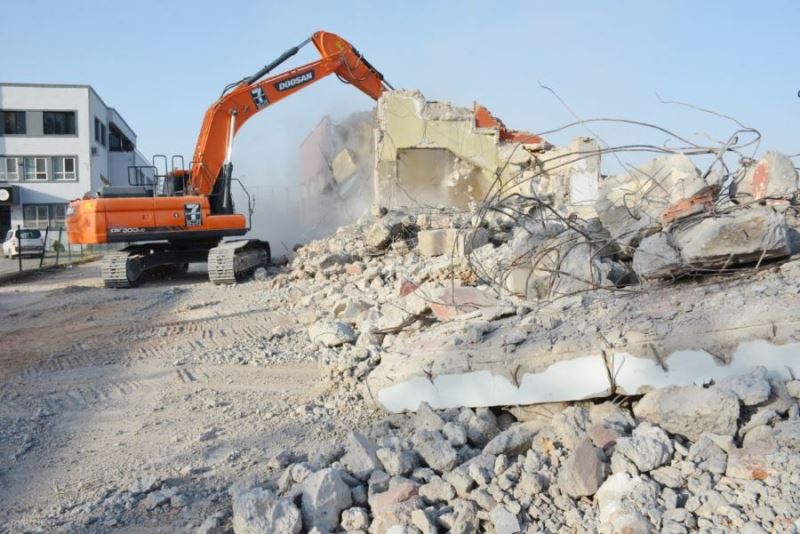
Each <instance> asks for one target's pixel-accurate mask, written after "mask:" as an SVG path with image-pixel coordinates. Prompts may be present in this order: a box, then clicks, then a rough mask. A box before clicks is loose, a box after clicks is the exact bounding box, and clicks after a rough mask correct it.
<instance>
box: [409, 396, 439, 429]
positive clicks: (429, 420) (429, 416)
mask: <svg viewBox="0 0 800 534" xmlns="http://www.w3.org/2000/svg"><path fill="white" fill-rule="evenodd" d="M444 424H445V423H444V419H442V418H441V417H440V416H439V414H437V413H436V412H435V411H434V410H433V408H431V407H430V406H429V405H428V403H427V402H421V403H419V408H417V413H416V414H415V415H414V427H415V428H416V429H418V430H442V428H443V427H444Z"/></svg>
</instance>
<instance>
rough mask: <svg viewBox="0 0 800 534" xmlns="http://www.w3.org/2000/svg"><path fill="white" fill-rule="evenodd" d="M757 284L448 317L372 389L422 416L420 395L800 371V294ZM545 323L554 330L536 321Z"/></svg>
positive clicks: (557, 396)
mask: <svg viewBox="0 0 800 534" xmlns="http://www.w3.org/2000/svg"><path fill="white" fill-rule="evenodd" d="M773 276H779V275H773ZM776 283H783V282H779V281H777V280H776ZM760 285H763V282H757V281H755V280H752V281H750V282H748V283H744V284H739V285H737V286H735V288H734V287H732V288H731V289H730V290H729V291H728V293H726V295H725V296H724V298H710V297H709V296H708V295H707V294H705V293H702V294H701V293H698V292H697V291H696V290H695V289H693V287H692V286H690V285H686V286H680V287H676V286H670V287H665V288H661V289H654V290H652V291H650V292H647V293H641V294H631V295H628V296H627V297H626V299H625V300H624V301H620V300H614V298H613V297H611V298H610V299H609V300H607V301H606V300H601V301H598V306H600V308H601V312H597V313H595V311H593V307H588V308H585V307H584V308H580V309H575V311H574V312H564V311H563V310H561V311H559V314H558V315H557V317H558V321H554V322H551V321H550V320H549V319H547V315H546V314H544V313H542V312H539V314H537V315H536V316H529V317H527V318H525V319H524V320H523V319H520V318H519V317H510V318H507V319H501V320H500V321H495V322H493V323H491V324H487V323H485V322H481V321H479V320H475V319H466V320H455V321H451V322H448V323H442V324H440V325H437V326H433V327H430V328H428V329H426V330H425V331H422V332H420V333H419V334H416V335H415V336H413V338H411V339H408V340H402V339H400V340H397V342H396V344H395V345H393V346H392V348H391V349H390V350H389V351H387V352H386V353H385V354H383V356H382V359H381V363H380V364H379V365H378V366H377V367H376V368H375V369H374V370H373V371H372V373H371V374H370V375H369V376H368V377H367V387H368V390H369V393H370V395H371V397H372V399H373V400H374V401H375V402H376V403H377V404H379V405H380V406H382V407H383V408H385V409H387V410H389V411H414V410H416V409H417V406H418V405H419V403H420V402H422V401H425V402H428V403H429V404H430V406H431V407H433V408H449V407H460V406H473V407H475V406H498V405H524V404H537V403H545V402H557V401H566V400H577V399H585V398H596V397H602V396H605V395H608V394H611V393H619V394H624V395H637V394H644V393H646V392H647V391H649V390H651V389H654V388H663V387H666V386H669V385H678V386H686V385H692V384H698V385H702V384H707V383H709V382H711V381H720V380H723V379H725V378H728V377H733V376H736V375H738V374H741V373H743V372H745V371H747V370H748V369H749V368H750V367H753V366H764V367H765V368H766V369H767V371H768V374H770V375H775V376H779V377H781V378H782V379H788V378H790V374H789V373H790V371H789V369H792V370H793V371H792V372H794V373H796V374H798V375H800V368H798V363H797V360H796V354H797V350H798V349H800V342H797V341H795V339H798V337H800V296H798V294H796V293H791V292H790V293H783V294H781V295H780V297H777V296H776V295H775V294H774V293H773V294H768V293H769V292H763V291H760V290H759V291H754V288H756V289H758V286H760ZM667 294H668V295H669V296H668V297H667V296H666V295H667ZM745 299H746V301H745ZM675 302H679V303H682V304H681V305H679V310H680V311H677V310H676V304H675ZM743 302H747V303H748V304H747V313H743V312H742V303H743ZM614 309H616V310H619V311H615V312H612V311H611V310H614ZM623 310H636V314H635V316H628V315H626V313H623ZM620 313H621V315H620ZM634 317H637V318H639V319H634ZM545 320H547V323H540V322H539V321H545ZM523 321H525V322H527V323H531V326H526V325H525V322H523ZM541 324H547V325H548V326H547V327H546V328H542V327H541V326H533V325H541Z"/></svg>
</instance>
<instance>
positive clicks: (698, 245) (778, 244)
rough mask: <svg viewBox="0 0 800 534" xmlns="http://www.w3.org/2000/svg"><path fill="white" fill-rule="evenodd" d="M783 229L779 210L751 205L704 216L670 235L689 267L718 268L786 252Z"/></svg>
mask: <svg viewBox="0 0 800 534" xmlns="http://www.w3.org/2000/svg"><path fill="white" fill-rule="evenodd" d="M786 231H787V225H786V220H785V218H784V217H783V216H782V215H781V214H779V213H777V212H776V211H774V210H773V209H771V208H760V207H753V208H751V209H746V210H737V211H735V212H732V213H729V214H722V215H718V216H716V217H713V218H712V217H708V218H704V219H702V220H700V221H699V222H697V223H696V224H693V225H691V226H689V227H687V228H683V229H680V230H678V231H676V232H674V233H673V235H674V239H675V244H676V245H677V246H678V248H679V249H680V251H681V256H682V257H683V260H684V261H685V262H686V264H687V265H689V266H690V267H691V268H692V269H721V268H725V267H729V266H736V265H741V264H748V263H757V262H759V263H760V262H762V261H764V260H768V259H773V258H780V257H784V256H788V255H789V254H790V249H789V243H788V240H787V235H786Z"/></svg>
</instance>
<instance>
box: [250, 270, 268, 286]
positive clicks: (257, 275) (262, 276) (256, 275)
mask: <svg viewBox="0 0 800 534" xmlns="http://www.w3.org/2000/svg"><path fill="white" fill-rule="evenodd" d="M267 278H268V273H267V270H266V269H265V268H264V267H257V268H256V269H255V270H254V271H253V280H256V281H258V282H263V281H265V280H266V279H267Z"/></svg>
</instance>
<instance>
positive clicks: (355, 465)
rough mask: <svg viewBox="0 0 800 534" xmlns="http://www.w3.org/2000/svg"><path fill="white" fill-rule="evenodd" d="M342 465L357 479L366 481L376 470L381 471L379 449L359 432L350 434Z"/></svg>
mask: <svg viewBox="0 0 800 534" xmlns="http://www.w3.org/2000/svg"><path fill="white" fill-rule="evenodd" d="M345 451H346V452H345V455H344V456H343V457H342V464H343V465H344V466H345V467H346V468H347V470H348V471H350V472H351V473H353V475H355V476H356V477H357V478H360V479H361V480H366V479H367V478H369V475H370V474H371V473H372V472H373V471H374V470H376V469H380V467H381V463H380V462H379V461H378V456H377V447H376V446H375V444H374V443H372V442H371V441H370V440H369V438H367V437H366V436H364V435H363V434H360V433H358V432H350V433H349V434H348V435H347V442H346V444H345Z"/></svg>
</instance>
